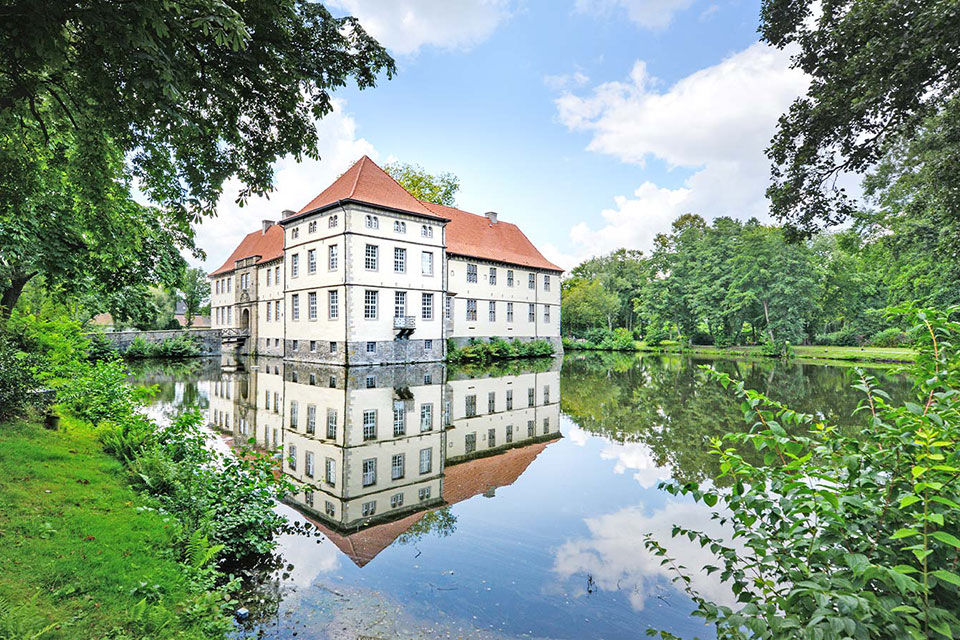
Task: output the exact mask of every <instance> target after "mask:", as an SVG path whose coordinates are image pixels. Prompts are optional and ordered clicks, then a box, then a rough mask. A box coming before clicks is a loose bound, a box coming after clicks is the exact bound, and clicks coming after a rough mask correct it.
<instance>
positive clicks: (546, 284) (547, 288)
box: [543, 274, 550, 291]
mask: <svg viewBox="0 0 960 640" xmlns="http://www.w3.org/2000/svg"><path fill="white" fill-rule="evenodd" d="M543 290H544V291H550V276H548V275H546V274H544V276H543Z"/></svg>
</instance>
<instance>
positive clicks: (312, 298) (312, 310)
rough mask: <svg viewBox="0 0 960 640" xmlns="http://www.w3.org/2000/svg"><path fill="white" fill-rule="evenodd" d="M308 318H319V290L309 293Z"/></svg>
mask: <svg viewBox="0 0 960 640" xmlns="http://www.w3.org/2000/svg"><path fill="white" fill-rule="evenodd" d="M307 318H308V319H310V320H316V319H317V292H316V291H311V292H310V293H308V294H307Z"/></svg>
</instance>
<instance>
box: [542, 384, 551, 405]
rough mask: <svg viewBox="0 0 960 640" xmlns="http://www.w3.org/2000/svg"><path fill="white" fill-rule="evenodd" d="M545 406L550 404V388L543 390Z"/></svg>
mask: <svg viewBox="0 0 960 640" xmlns="http://www.w3.org/2000/svg"><path fill="white" fill-rule="evenodd" d="M543 404H550V387H544V388H543Z"/></svg>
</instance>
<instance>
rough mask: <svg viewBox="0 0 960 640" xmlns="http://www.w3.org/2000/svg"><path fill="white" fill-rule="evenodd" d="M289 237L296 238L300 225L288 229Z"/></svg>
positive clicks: (298, 234)
mask: <svg viewBox="0 0 960 640" xmlns="http://www.w3.org/2000/svg"><path fill="white" fill-rule="evenodd" d="M290 237H291V238H293V239H294V240H296V239H297V238H299V237H300V227H294V228H293V229H291V230H290Z"/></svg>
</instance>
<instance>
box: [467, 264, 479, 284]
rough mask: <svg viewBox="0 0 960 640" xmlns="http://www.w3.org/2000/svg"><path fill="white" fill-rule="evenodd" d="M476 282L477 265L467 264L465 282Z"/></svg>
mask: <svg viewBox="0 0 960 640" xmlns="http://www.w3.org/2000/svg"><path fill="white" fill-rule="evenodd" d="M476 281H477V265H475V264H468V265H467V282H476Z"/></svg>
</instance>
